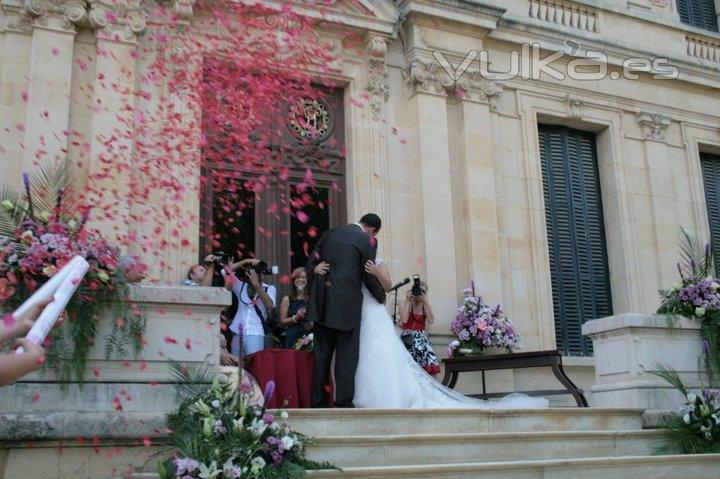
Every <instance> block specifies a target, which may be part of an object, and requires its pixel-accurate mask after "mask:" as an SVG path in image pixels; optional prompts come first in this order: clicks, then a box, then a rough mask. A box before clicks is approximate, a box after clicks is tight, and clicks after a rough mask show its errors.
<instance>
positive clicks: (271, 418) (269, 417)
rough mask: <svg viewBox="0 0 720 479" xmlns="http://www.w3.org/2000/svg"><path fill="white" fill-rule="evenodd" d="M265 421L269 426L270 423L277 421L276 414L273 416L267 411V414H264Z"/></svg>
mask: <svg viewBox="0 0 720 479" xmlns="http://www.w3.org/2000/svg"><path fill="white" fill-rule="evenodd" d="M266 390H267V389H266ZM270 394H272V393H270ZM263 421H265V424H267V425H268V426H269V425H270V424H272V423H273V422H275V416H273V415H272V414H270V413H266V414H265V415H264V416H263Z"/></svg>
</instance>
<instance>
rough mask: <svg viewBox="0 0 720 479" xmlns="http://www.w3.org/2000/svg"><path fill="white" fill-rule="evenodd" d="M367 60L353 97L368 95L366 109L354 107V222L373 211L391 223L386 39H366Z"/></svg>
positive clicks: (385, 246) (386, 250)
mask: <svg viewBox="0 0 720 479" xmlns="http://www.w3.org/2000/svg"><path fill="white" fill-rule="evenodd" d="M364 48H365V53H366V55H365V59H364V62H363V64H362V66H361V71H360V75H359V76H358V78H357V80H356V81H355V82H353V84H352V86H351V90H350V95H352V96H354V97H358V96H362V95H363V93H366V94H367V93H369V94H370V97H369V101H368V105H367V106H363V107H360V106H358V105H353V104H351V105H350V107H349V110H350V111H349V115H350V118H351V125H352V129H351V138H350V145H351V150H352V161H353V165H352V173H351V174H350V175H349V176H348V180H349V181H350V184H349V188H348V190H349V193H350V194H349V196H350V211H349V214H350V216H351V218H350V219H351V220H357V219H358V218H360V216H362V215H363V214H364V213H369V212H373V213H376V214H378V215H379V216H380V218H382V220H383V223H384V224H385V225H388V226H389V224H390V208H389V192H388V146H387V138H388V131H387V130H388V124H387V121H386V114H387V113H386V112H387V100H388V96H389V86H388V71H387V65H386V63H385V54H386V52H387V44H386V38H385V37H384V36H381V35H376V34H372V33H370V34H368V35H367V37H366V38H365V43H364ZM388 231H389V228H383V229H381V230H380V234H379V236H378V240H379V243H380V252H379V254H381V255H383V259H385V260H391V259H392V258H390V257H389V254H390V252H391V251H392V248H391V243H390V237H391V236H390V234H388Z"/></svg>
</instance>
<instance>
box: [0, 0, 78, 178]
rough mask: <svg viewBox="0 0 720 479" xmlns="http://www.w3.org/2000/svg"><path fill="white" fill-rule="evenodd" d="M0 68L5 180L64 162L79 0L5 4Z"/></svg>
mask: <svg viewBox="0 0 720 479" xmlns="http://www.w3.org/2000/svg"><path fill="white" fill-rule="evenodd" d="M2 9H3V13H4V15H5V20H6V24H5V31H4V39H3V40H4V49H5V52H6V53H5V55H4V56H3V57H2V61H1V63H0V98H3V102H2V103H0V118H1V119H2V120H0V144H1V145H2V150H0V151H1V155H0V156H1V157H2V158H3V160H4V165H5V166H4V168H5V170H4V173H5V175H4V177H5V179H7V182H9V183H13V184H17V182H18V181H19V179H20V173H21V172H22V171H23V170H29V169H31V168H32V167H33V166H34V165H36V164H37V163H40V162H45V161H47V160H55V159H62V158H64V157H65V154H66V153H65V152H66V148H67V137H66V136H65V134H64V132H66V131H67V130H68V121H69V108H70V83H71V73H72V60H73V43H74V39H75V34H76V27H75V25H76V24H77V23H79V22H82V21H83V20H84V18H85V8H84V2H81V1H80V0H25V1H23V0H4V1H3V2H2Z"/></svg>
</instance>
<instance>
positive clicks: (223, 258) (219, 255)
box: [205, 251, 230, 266]
mask: <svg viewBox="0 0 720 479" xmlns="http://www.w3.org/2000/svg"><path fill="white" fill-rule="evenodd" d="M229 259H230V255H229V254H226V253H223V252H222V251H218V252H215V253H213V254H212V258H210V259H209V260H208V259H206V261H205V264H212V263H215V264H216V265H218V266H223V265H225V264H227V262H228V260H229Z"/></svg>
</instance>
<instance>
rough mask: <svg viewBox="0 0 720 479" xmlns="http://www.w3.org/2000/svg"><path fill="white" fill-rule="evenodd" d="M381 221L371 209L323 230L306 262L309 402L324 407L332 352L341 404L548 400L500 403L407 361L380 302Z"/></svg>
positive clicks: (384, 276) (385, 279) (386, 277)
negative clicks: (311, 329)
mask: <svg viewBox="0 0 720 479" xmlns="http://www.w3.org/2000/svg"><path fill="white" fill-rule="evenodd" d="M381 226H382V221H381V219H380V217H379V216H377V215H376V214H373V213H368V214H366V215H364V216H363V217H362V218H360V220H359V221H358V222H356V223H351V224H349V225H346V226H342V227H339V228H334V229H331V230H329V231H327V232H325V234H323V235H322V237H321V238H320V241H318V243H317V245H316V246H315V249H314V250H313V252H312V253H311V255H310V258H309V260H308V265H307V272H308V279H309V282H310V298H309V304H308V319H309V320H310V321H313V322H314V323H315V371H314V377H313V388H312V406H313V407H327V406H328V405H329V399H330V398H329V397H328V396H329V394H328V390H327V389H328V388H326V385H327V384H328V382H329V378H330V366H331V363H332V359H333V355H334V356H335V370H334V392H335V398H334V401H333V402H334V406H335V407H339V408H352V407H358V408H485V409H490V408H528V409H529V408H538V407H547V405H548V403H547V400H545V399H542V398H531V397H528V396H524V395H516V394H511V395H510V396H507V397H505V398H503V399H502V400H500V401H498V402H488V401H481V400H479V399H474V398H470V397H467V396H464V395H462V394H460V393H458V392H456V391H453V390H452V389H449V388H446V387H444V386H442V385H441V384H439V383H438V382H437V381H435V379H434V378H433V377H432V376H430V375H429V374H427V373H426V372H425V370H423V369H422V367H420V366H419V365H418V364H417V363H415V361H414V360H413V358H412V356H411V355H410V353H409V352H408V351H407V350H406V349H405V346H404V345H403V343H402V341H401V340H400V338H399V337H398V336H397V334H396V333H395V327H394V326H393V322H392V320H391V319H390V315H389V314H388V312H387V310H386V309H385V305H384V303H385V297H386V291H388V290H390V288H391V285H392V281H391V279H390V273H389V271H388V268H387V266H386V265H385V264H384V263H383V262H382V261H381V260H379V259H377V258H376V257H375V256H376V252H377V240H376V236H377V234H378V232H379V231H380V227H381Z"/></svg>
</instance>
